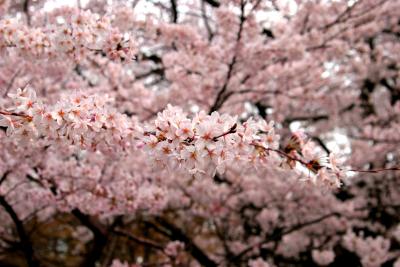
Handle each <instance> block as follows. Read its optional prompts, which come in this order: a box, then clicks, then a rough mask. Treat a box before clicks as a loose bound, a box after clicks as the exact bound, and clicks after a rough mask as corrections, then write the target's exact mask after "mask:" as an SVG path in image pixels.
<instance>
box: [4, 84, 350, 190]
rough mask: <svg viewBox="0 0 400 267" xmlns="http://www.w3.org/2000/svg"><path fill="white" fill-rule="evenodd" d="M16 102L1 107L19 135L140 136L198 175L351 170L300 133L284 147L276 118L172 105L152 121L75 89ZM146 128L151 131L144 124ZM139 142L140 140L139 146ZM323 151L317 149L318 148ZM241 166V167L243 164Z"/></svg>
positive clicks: (64, 138)
mask: <svg viewBox="0 0 400 267" xmlns="http://www.w3.org/2000/svg"><path fill="white" fill-rule="evenodd" d="M9 96H10V97H11V98H12V100H13V103H14V106H13V107H11V108H10V109H9V110H8V111H1V112H0V114H1V115H2V118H1V120H0V125H1V126H4V127H7V134H8V135H13V136H14V137H15V138H16V139H17V140H20V141H30V140H35V139H39V138H44V139H45V140H48V141H50V142H60V143H62V144H66V145H75V146H78V147H80V148H82V149H86V150H92V151H95V150H100V151H108V152H110V151H115V150H121V149H122V150H127V148H128V147H131V146H132V144H133V142H134V141H135V142H136V141H138V143H139V145H138V146H137V147H143V146H144V147H145V150H146V151H147V152H148V154H149V155H150V156H151V158H152V159H154V160H155V161H156V162H157V163H159V164H161V165H162V166H163V167H167V168H169V169H171V170H178V169H180V170H183V171H184V173H188V174H190V175H194V176H209V177H210V176H214V175H215V174H216V173H219V174H223V173H224V172H225V170H226V168H227V167H228V166H245V167H255V168H258V167H261V166H267V165H269V166H271V165H275V166H282V167H287V168H288V169H294V170H297V171H299V172H303V174H304V171H303V170H302V168H303V169H304V168H306V170H308V174H304V176H308V178H305V179H306V180H311V181H312V182H313V183H314V184H319V185H322V186H329V187H339V186H340V184H341V179H342V178H343V177H342V176H343V172H342V171H341V169H340V168H339V167H338V166H337V163H336V158H335V156H334V155H333V154H331V155H330V157H329V161H328V160H322V159H323V157H320V156H319V154H317V153H315V151H316V149H315V148H314V147H313V146H312V145H311V144H310V143H305V140H303V139H304V136H303V135H300V134H297V133H295V134H294V135H293V136H292V138H291V139H290V141H289V142H288V143H287V144H286V146H285V147H284V148H283V150H280V146H281V144H280V142H279V141H280V136H279V135H278V134H276V132H275V128H274V122H273V121H271V122H268V123H267V122H266V121H265V120H263V119H259V120H255V119H253V118H250V119H248V120H247V121H245V122H243V123H241V122H239V121H238V118H237V117H236V116H231V115H228V114H222V115H221V114H219V113H218V112H213V113H212V114H210V115H208V114H207V113H205V112H204V111H201V112H199V113H196V114H194V116H193V117H191V118H190V117H189V116H188V115H187V114H186V113H184V112H183V110H182V109H181V108H179V107H174V106H171V105H168V106H167V108H166V109H165V110H164V111H162V112H160V113H159V114H158V116H157V118H156V119H155V120H154V121H153V122H151V123H150V124H147V125H145V126H141V125H139V123H137V122H134V119H129V118H128V117H127V116H126V115H124V114H121V113H119V112H117V111H116V110H114V109H112V108H110V107H109V106H108V105H107V102H108V99H107V97H98V96H96V95H88V94H85V93H82V92H75V93H72V94H68V95H66V96H65V97H63V99H62V100H60V101H59V102H57V103H56V104H55V105H54V106H46V105H44V104H43V103H42V102H41V101H40V100H38V99H37V97H36V93H35V92H34V91H33V90H32V89H30V88H24V89H18V90H17V92H16V93H14V94H9ZM143 128H145V130H143ZM135 147H136V146H135ZM314 150H315V151H314ZM240 168H241V167H240Z"/></svg>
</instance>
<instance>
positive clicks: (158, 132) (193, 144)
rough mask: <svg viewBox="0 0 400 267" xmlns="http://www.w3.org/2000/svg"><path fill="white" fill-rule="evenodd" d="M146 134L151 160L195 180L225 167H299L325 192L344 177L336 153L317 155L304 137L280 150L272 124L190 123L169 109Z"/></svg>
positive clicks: (203, 118) (227, 119) (200, 117)
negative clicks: (188, 174)
mask: <svg viewBox="0 0 400 267" xmlns="http://www.w3.org/2000/svg"><path fill="white" fill-rule="evenodd" d="M144 135H145V136H144V142H145V144H146V147H147V150H148V151H149V153H150V155H151V156H152V158H154V159H155V160H156V161H157V162H159V163H161V164H162V165H163V166H165V167H167V168H170V169H173V170H177V169H179V168H180V169H184V170H185V171H186V172H188V173H190V174H192V175H195V176H203V175H208V176H214V175H215V174H216V173H219V174H223V173H224V172H225V170H226V167H227V166H253V167H259V166H262V165H267V164H269V165H273V164H275V165H279V166H287V167H289V168H290V169H296V170H299V171H300V172H301V168H297V167H303V168H304V167H305V168H306V169H307V170H308V171H309V174H308V178H307V180H310V181H311V182H313V183H314V184H319V185H321V186H327V187H339V186H340V185H341V179H342V178H343V176H344V173H343V172H342V171H341V169H340V168H339V167H338V166H337V160H336V157H335V155H334V154H331V155H330V156H329V159H325V158H327V157H325V158H324V157H320V156H316V153H311V151H310V147H313V146H311V145H306V144H305V140H304V139H305V138H304V136H302V135H300V134H294V135H293V136H292V138H291V140H290V141H289V143H288V144H287V145H286V146H285V148H284V149H283V150H280V146H281V144H280V142H279V141H280V136H279V135H278V134H276V132H275V128H274V122H273V121H271V122H266V121H265V120H263V119H259V120H255V119H253V118H250V119H248V120H247V121H245V122H243V123H240V122H238V119H237V117H235V116H230V115H228V114H222V115H221V114H219V113H218V112H213V113H211V114H210V115H208V114H206V113H205V112H204V111H201V112H199V113H197V114H195V115H194V116H193V118H189V117H188V116H187V114H185V113H184V112H183V110H182V109H181V108H179V107H173V106H171V105H168V107H167V108H166V109H165V110H164V111H163V112H160V113H159V114H158V116H157V118H156V120H155V121H154V123H153V124H152V125H151V126H149V127H148V129H146V130H145V132H144ZM307 144H308V143H307ZM303 152H304V153H303ZM303 154H305V155H304V156H303ZM238 164H239V165H238Z"/></svg>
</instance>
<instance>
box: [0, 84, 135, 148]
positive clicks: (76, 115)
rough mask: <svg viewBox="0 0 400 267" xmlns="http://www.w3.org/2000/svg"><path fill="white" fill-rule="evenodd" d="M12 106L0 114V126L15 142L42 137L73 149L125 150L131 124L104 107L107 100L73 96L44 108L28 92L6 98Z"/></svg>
mask: <svg viewBox="0 0 400 267" xmlns="http://www.w3.org/2000/svg"><path fill="white" fill-rule="evenodd" d="M9 96H10V97H11V98H12V100H13V103H14V106H13V107H11V108H10V111H7V112H2V113H1V114H2V118H1V120H0V125H1V126H5V127H7V134H8V135H13V136H14V137H15V138H16V139H17V140H20V141H25V142H26V141H30V140H35V139H38V138H41V137H44V138H45V139H47V140H48V141H52V142H61V143H63V144H67V145H77V146H79V147H81V148H84V149H88V150H104V151H107V150H109V149H110V148H113V149H115V148H122V149H124V148H126V147H127V146H129V145H130V140H131V139H132V137H133V132H134V131H133V128H132V127H133V123H132V121H130V120H129V119H128V117H127V116H126V115H123V114H120V113H118V112H116V111H115V110H113V109H111V108H109V107H108V106H107V97H102V98H100V97H97V96H96V95H87V94H85V93H81V92H76V93H73V94H69V95H66V96H65V97H64V98H63V99H62V101H59V102H58V103H56V104H55V105H54V106H46V105H44V104H43V103H42V102H41V101H40V100H39V99H37V97H36V93H35V92H34V91H33V90H32V89H30V88H24V89H18V90H17V92H16V93H15V94H11V93H10V94H9Z"/></svg>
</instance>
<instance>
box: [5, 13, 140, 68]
mask: <svg viewBox="0 0 400 267" xmlns="http://www.w3.org/2000/svg"><path fill="white" fill-rule="evenodd" d="M0 48H1V49H6V48H11V49H16V51H17V52H18V54H19V55H21V56H24V57H28V58H63V57H69V58H72V59H74V60H76V61H80V60H82V59H83V58H84V57H85V56H87V55H88V54H89V53H94V52H98V53H103V54H105V55H107V56H108V57H109V58H110V59H113V60H130V59H133V58H134V55H135V53H136V46H135V43H134V41H133V40H132V39H131V38H129V36H127V35H124V34H123V33H121V32H120V31H119V30H118V29H117V28H114V27H113V26H112V24H111V21H110V19H109V18H107V17H101V18H98V16H97V15H95V14H92V13H91V12H90V11H82V10H75V11H74V12H72V14H71V15H70V16H68V17H66V18H63V23H61V24H59V25H57V24H51V25H50V26H46V27H27V26H26V25H24V24H23V23H21V22H19V21H18V20H17V19H4V20H1V21H0Z"/></svg>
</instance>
